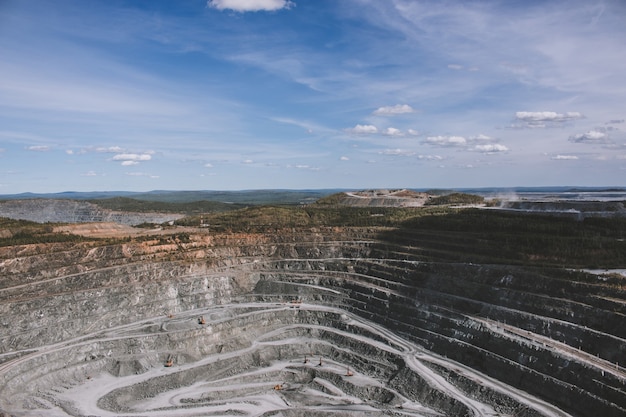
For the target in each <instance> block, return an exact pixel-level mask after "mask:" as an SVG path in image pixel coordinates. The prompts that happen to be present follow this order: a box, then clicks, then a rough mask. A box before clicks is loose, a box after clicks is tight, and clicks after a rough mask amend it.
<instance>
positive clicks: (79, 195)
mask: <svg viewBox="0 0 626 417" xmlns="http://www.w3.org/2000/svg"><path fill="white" fill-rule="evenodd" d="M339 191H341V190H339V189H327V190H326V189H323V190H306V189H304V190H241V191H212V190H199V191H185V190H181V191H176V190H172V191H168V190H154V191H148V192H132V191H65V192H60V193H20V194H6V195H0V201H2V200H30V199H55V200H100V199H109V198H115V197H128V198H133V199H136V200H144V201H159V202H168V203H189V202H194V201H216V202H221V203H237V204H249V205H257V204H303V203H312V202H314V201H316V200H318V199H320V198H322V197H325V196H327V195H330V194H333V193H336V192H339Z"/></svg>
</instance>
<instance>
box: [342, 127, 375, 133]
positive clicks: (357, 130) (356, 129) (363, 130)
mask: <svg viewBox="0 0 626 417" xmlns="http://www.w3.org/2000/svg"><path fill="white" fill-rule="evenodd" d="M346 131H347V132H349V133H354V134H357V135H362V134H372V133H378V128H377V127H376V126H374V125H356V126H354V127H353V128H350V129H346Z"/></svg>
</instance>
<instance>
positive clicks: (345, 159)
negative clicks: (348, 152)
mask: <svg viewBox="0 0 626 417" xmlns="http://www.w3.org/2000/svg"><path fill="white" fill-rule="evenodd" d="M339 160H340V161H349V160H350V158H348V157H347V156H342V157H341V158H339Z"/></svg>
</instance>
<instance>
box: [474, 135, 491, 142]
mask: <svg viewBox="0 0 626 417" xmlns="http://www.w3.org/2000/svg"><path fill="white" fill-rule="evenodd" d="M470 140H472V141H476V142H487V141H492V140H493V138H492V137H491V136H487V135H483V134H482V133H481V134H480V135H476V136H470Z"/></svg>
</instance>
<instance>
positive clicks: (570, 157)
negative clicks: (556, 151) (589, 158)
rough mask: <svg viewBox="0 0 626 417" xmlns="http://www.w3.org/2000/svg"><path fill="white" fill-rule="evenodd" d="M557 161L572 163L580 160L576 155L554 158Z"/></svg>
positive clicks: (556, 156)
mask: <svg viewBox="0 0 626 417" xmlns="http://www.w3.org/2000/svg"><path fill="white" fill-rule="evenodd" d="M550 159H554V160H557V161H572V160H576V159H578V157H577V156H576V155H554V156H553V157H552V158H550Z"/></svg>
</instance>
